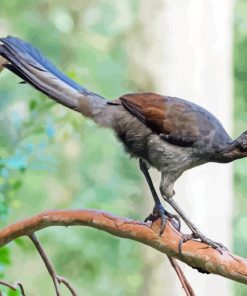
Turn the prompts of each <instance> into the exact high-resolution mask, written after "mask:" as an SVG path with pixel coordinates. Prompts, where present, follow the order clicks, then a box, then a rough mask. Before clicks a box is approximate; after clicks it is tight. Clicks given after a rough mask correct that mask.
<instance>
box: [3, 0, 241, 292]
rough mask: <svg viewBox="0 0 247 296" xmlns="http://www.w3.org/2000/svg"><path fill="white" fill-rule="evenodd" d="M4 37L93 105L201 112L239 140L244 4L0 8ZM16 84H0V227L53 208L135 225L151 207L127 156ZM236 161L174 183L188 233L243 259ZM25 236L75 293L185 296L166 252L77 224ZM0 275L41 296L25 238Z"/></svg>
mask: <svg viewBox="0 0 247 296" xmlns="http://www.w3.org/2000/svg"><path fill="white" fill-rule="evenodd" d="M7 34H10V35H15V36H19V37H21V38H23V39H25V40H27V41H29V42H30V43H32V44H33V45H35V46H36V47H38V48H39V49H41V50H42V52H43V53H44V54H45V55H46V56H47V57H49V59H51V60H52V61H53V62H54V63H55V64H56V65H58V66H59V68H61V69H62V70H63V71H64V72H65V73H66V74H68V75H69V76H70V77H71V78H73V79H75V80H76V81H78V82H79V83H81V84H82V85H83V86H85V87H86V88H88V89H90V90H92V91H94V92H97V93H99V94H101V95H103V96H105V97H106V98H109V99H112V98H117V97H118V96H119V95H121V94H124V93H128V92H133V91H154V92H159V93H161V94H167V95H172V96H178V97H182V98H185V99H189V100H191V101H194V102H196V103H198V104H200V105H202V106H204V107H205V108H207V109H208V110H210V111H211V112H212V113H214V114H215V115H216V116H217V117H218V118H219V119H220V120H221V121H222V123H223V124H224V126H225V127H226V128H227V130H228V131H229V132H231V135H232V136H234V137H235V136H237V135H239V134H240V133H241V132H242V131H244V130H246V127H247V84H246V80H247V58H246V52H247V1H246V0H236V1H231V0H229V1H225V0H218V1H213V0H209V1H203V0H197V1H195V0H188V1H183V0H175V1H174V0H154V1H148V0H143V1H141V0H122V1H109V0H97V1H96V0H80V1H79V0H74V1H65V0H53V1H48V0H39V1H34V0H26V1H18V0H12V1H9V0H1V5H0V35H1V36H5V35H7ZM19 81H20V79H18V78H16V77H15V76H14V75H12V74H11V73H9V72H7V71H3V72H2V73H1V75H0V107H1V109H0V126H1V133H0V223H1V226H2V227H3V226H4V225H6V224H8V223H11V222H13V221H15V220H17V219H21V218H24V217H27V216H30V215H33V214H36V213H38V212H40V211H43V210H47V209H53V208H56V209H60V208H61V209H64V208H96V209H103V210H106V211H110V212H112V213H114V214H116V215H122V216H128V217H131V218H136V219H143V218H144V217H145V216H146V215H147V214H148V213H149V212H150V210H151V209H152V207H153V204H152V199H151V197H150V194H149V191H148V188H147V187H146V185H145V182H144V178H143V176H142V175H141V173H140V172H139V170H138V162H137V160H134V159H129V157H128V156H127V155H126V154H125V153H124V151H123V148H122V146H121V145H120V144H119V143H118V142H117V140H116V139H115V137H114V135H113V133H112V132H111V131H109V130H105V129H101V128H98V127H97V126H96V125H95V124H94V123H92V122H91V121H90V120H87V119H85V118H83V117H81V116H80V115H78V114H75V113H73V112H72V111H70V110H67V109H65V108H64V107H62V106H59V105H57V104H55V103H53V102H52V101H51V100H49V99H47V98H46V97H45V96H43V95H40V94H39V93H38V92H37V91H36V90H33V89H32V88H31V87H29V86H28V85H21V84H18V82H19ZM246 164H247V160H245V159H243V160H241V161H237V162H235V164H234V166H232V165H219V164H210V165H205V166H202V167H199V168H195V169H193V170H191V171H189V172H187V173H185V174H184V176H183V177H182V178H181V180H179V182H178V183H177V184H176V186H175V189H176V199H177V201H178V202H179V203H180V204H181V205H182V206H183V207H184V209H185V210H186V211H187V212H188V213H190V215H191V217H192V220H193V221H194V222H195V224H197V225H198V226H199V227H200V228H201V230H202V231H203V232H204V233H205V234H207V235H208V236H209V237H211V238H213V239H215V240H217V241H220V242H222V243H224V244H225V245H227V246H228V247H229V248H230V249H231V250H233V251H234V252H235V253H237V254H238V255H241V256H245V257H246V256H247V232H246V229H247V182H246V180H247V170H246ZM152 174H153V177H154V179H155V180H156V183H157V184H158V183H159V175H158V174H157V173H156V172H153V173H152ZM38 237H39V239H40V241H41V242H42V244H43V246H44V248H45V249H46V251H47V253H48V255H49V256H50V259H51V260H52V261H53V263H54V265H55V267H56V270H57V271H58V273H59V274H60V275H63V276H65V277H67V278H68V279H69V280H70V281H71V282H72V283H73V284H74V286H75V287H76V289H77V291H78V292H79V295H102V296H103V295H107V296H111V295H112V296H113V295H114V296H116V295H117V296H123V295H124V296H125V295H133V296H134V295H141V296H149V295H152V296H153V295H155V296H156V295H168V296H173V295H174V296H175V295H184V292H183V291H182V289H181V287H180V283H179V282H178V280H177V278H176V276H175V274H174V271H173V270H172V268H171V267H170V265H169V264H168V262H167V260H166V258H165V256H164V255H162V254H160V253H158V252H156V251H155V250H153V249H150V248H148V247H147V246H142V245H139V244H138V243H136V242H132V241H127V240H124V239H118V238H115V237H112V236H110V235H108V234H106V233H102V232H100V231H97V230H94V229H88V228H81V227H80V228H79V227H78V228H75V227H74V228H73V227H71V228H66V229H63V228H49V229H46V230H43V231H40V232H39V233H38ZM181 265H182V264H181ZM182 268H183V269H184V270H185V272H186V274H187V276H188V280H189V281H190V282H191V284H192V286H193V287H194V289H195V291H196V293H197V294H198V295H215V294H216V291H220V292H221V293H222V294H223V295H224V296H228V295H229V296H230V295H238V296H239V295H240V296H241V295H246V293H247V288H246V286H244V285H241V284H236V283H233V282H230V281H228V280H225V279H222V278H220V277H217V276H213V275H203V274H199V273H198V272H197V271H195V270H191V269H190V268H187V267H186V266H184V265H182ZM0 276H1V278H4V279H5V280H7V281H8V282H16V281H20V282H21V283H23V285H24V287H25V289H26V293H27V295H48V296H49V295H54V288H53V285H52V282H51V279H50V277H49V276H48V273H47V272H46V270H45V267H44V265H43V263H42V262H41V259H40V258H39V256H38V254H37V253H36V251H35V250H34V248H33V246H32V244H31V243H30V242H29V241H28V239H26V238H22V239H18V240H16V241H15V242H13V243H10V244H9V245H8V246H6V247H4V248H1V249H0ZM5 291H6V292H5V293H9V292H7V290H5ZM63 293H64V294H63V295H69V293H68V292H67V291H66V290H63ZM5 295H15V294H13V293H12V294H10V293H9V294H5Z"/></svg>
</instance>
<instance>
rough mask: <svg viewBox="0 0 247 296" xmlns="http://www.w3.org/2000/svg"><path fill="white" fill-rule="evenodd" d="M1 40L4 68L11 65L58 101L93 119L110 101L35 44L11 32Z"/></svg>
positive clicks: (0, 51) (20, 75) (31, 82)
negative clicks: (74, 76)
mask: <svg viewBox="0 0 247 296" xmlns="http://www.w3.org/2000/svg"><path fill="white" fill-rule="evenodd" d="M0 42H1V43H2V44H0V71H1V69H2V68H3V67H4V68H7V69H8V70H10V71H11V72H13V73H15V74H16V75H17V76H19V77H20V78H21V79H23V80H24V81H25V82H27V83H29V84H31V85H32V86H34V87H35V88H36V89H38V90H39V91H41V92H42V93H44V94H46V95H47V96H49V97H50V98H52V99H53V100H55V101H56V102H58V103H60V104H62V105H64V106H66V107H68V108H70V109H73V110H75V111H78V112H81V113H82V114H84V115H85V116H88V117H91V118H93V119H95V118H94V117H97V114H99V113H100V111H101V109H102V108H104V106H105V105H106V100H104V98H102V97H101V96H99V95H96V94H94V93H92V92H90V91H88V90H87V89H85V88H84V87H82V86H81V85H79V84H78V83H76V82H75V81H73V80H72V79H70V78H69V77H67V76H66V75H65V74H63V73H62V72H61V71H59V70H58V69H57V68H56V67H55V66H54V65H53V64H52V63H51V62H50V61H48V60H47V59H46V58H45V57H44V56H43V55H42V54H41V53H40V52H39V51H38V50H37V49H36V48H34V47H33V46H32V45H31V44H28V43H26V42H24V41H23V40H21V39H19V38H15V37H11V36H8V37H6V38H0ZM1 56H2V58H1Z"/></svg>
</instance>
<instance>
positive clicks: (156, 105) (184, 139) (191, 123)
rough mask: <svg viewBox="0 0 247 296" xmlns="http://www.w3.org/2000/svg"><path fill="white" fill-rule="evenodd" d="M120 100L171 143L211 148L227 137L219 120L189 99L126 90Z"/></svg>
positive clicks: (226, 141)
mask: <svg viewBox="0 0 247 296" xmlns="http://www.w3.org/2000/svg"><path fill="white" fill-rule="evenodd" d="M120 102H121V103H122V105H123V106H124V107H125V108H126V109H127V110H128V111H129V112H130V113H131V114H132V115H134V116H135V117H137V118H138V119H139V120H140V121H141V122H142V123H144V124H145V125H146V126H147V127H148V128H150V129H151V130H152V132H154V133H155V134H157V135H159V136H160V137H161V138H163V139H164V140H165V141H167V142H169V143H172V144H174V145H177V146H183V147H192V146H195V145H197V146H198V145H199V146H200V145H204V147H205V148H206V147H207V148H212V149H215V148H219V147H224V146H225V145H226V144H227V143H229V142H230V141H231V138H230V136H229V135H228V133H227V132H226V130H225V129H224V127H223V126H222V124H221V123H220V122H219V120H218V119H217V118H216V117H215V116H214V115H213V114H211V113H210V112H209V111H207V110H205V109H204V108H202V107H200V106H198V105H196V104H194V103H192V102H189V101H186V100H183V99H179V98H176V97H168V96H161V95H157V94H153V93H138V94H127V95H124V96H122V97H120Z"/></svg>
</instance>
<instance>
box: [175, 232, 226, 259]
mask: <svg viewBox="0 0 247 296" xmlns="http://www.w3.org/2000/svg"><path fill="white" fill-rule="evenodd" d="M191 239H199V240H200V241H201V242H202V243H205V244H207V245H209V246H210V247H212V248H213V249H216V250H217V251H218V252H219V253H220V254H221V255H223V251H228V249H227V248H226V247H225V246H224V245H223V244H221V243H217V242H215V241H213V240H211V239H210V238H207V237H206V236H205V235H204V234H202V233H200V232H193V233H192V234H183V236H182V238H181V240H180V242H179V247H178V248H179V253H180V254H181V255H182V246H183V244H184V243H185V242H186V241H188V240H191Z"/></svg>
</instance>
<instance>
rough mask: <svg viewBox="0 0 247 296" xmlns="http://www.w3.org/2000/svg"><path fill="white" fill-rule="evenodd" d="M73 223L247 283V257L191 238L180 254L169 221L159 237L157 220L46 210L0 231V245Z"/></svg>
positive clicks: (194, 266)
mask: <svg viewBox="0 0 247 296" xmlns="http://www.w3.org/2000/svg"><path fill="white" fill-rule="evenodd" d="M72 225H81V226H90V227H94V228H97V229H99V230H103V231H106V232H108V233H110V234H112V235H115V236H118V237H122V238H128V239H131V240H135V241H139V242H140V243H142V244H145V245H148V246H150V247H152V248H154V249H156V250H158V251H160V252H162V253H164V254H167V255H168V256H171V257H175V258H177V259H179V260H181V261H183V262H184V263H186V264H188V265H189V266H191V267H193V268H198V269H201V270H204V271H206V272H209V273H213V274H217V275H221V276H223V277H226V278H229V279H232V280H234V281H237V282H240V283H243V284H247V260H246V259H244V258H241V257H239V256H236V255H233V254H231V253H230V252H228V251H223V254H220V253H219V252H218V251H217V250H215V249H212V248H211V247H209V246H208V245H206V244H203V243H201V242H198V241H194V240H190V241H187V242H186V243H184V244H183V248H182V255H181V254H180V253H179V250H178V245H179V241H180V239H181V234H180V233H179V232H178V231H177V230H176V229H174V228H173V227H172V225H171V224H170V223H169V222H168V223H167V225H166V228H165V231H164V233H163V234H162V236H159V225H160V221H159V220H158V221H156V222H154V223H153V224H152V225H150V224H149V223H143V222H139V221H135V220H131V219H127V218H123V217H117V216H114V215H112V214H110V213H106V212H103V211H97V210H66V211H65V210H60V211H55V210H54V211H46V212H43V213H40V214H38V215H36V216H34V217H31V218H28V219H25V220H22V221H19V222H16V223H14V224H12V225H9V226H7V227H5V228H3V229H2V230H0V247H1V246H4V245H6V244H7V243H8V242H10V241H12V240H14V239H16V238H18V237H20V236H25V235H27V236H30V235H32V233H34V232H36V231H38V230H41V229H43V228H46V227H50V226H72Z"/></svg>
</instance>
